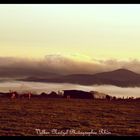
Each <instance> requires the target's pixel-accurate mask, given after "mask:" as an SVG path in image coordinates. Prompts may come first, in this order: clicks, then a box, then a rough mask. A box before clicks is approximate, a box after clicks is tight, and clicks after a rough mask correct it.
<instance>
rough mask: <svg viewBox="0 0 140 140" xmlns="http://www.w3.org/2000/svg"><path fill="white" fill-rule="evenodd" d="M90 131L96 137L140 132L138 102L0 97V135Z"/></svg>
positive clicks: (35, 134) (139, 104) (36, 134)
mask: <svg viewBox="0 0 140 140" xmlns="http://www.w3.org/2000/svg"><path fill="white" fill-rule="evenodd" d="M37 129H40V133H39V130H38V131H37ZM54 129H55V130H54ZM91 131H92V132H93V131H94V134H93V133H92V134H90V135H99V136H100V135H116V136H124V135H126V136H130V135H132V136H136V135H140V102H139V101H136V100H132V101H127V100H122V101H107V100H87V99H44V98H42V99H39V98H34V99H33V98H32V99H31V100H28V99H26V98H25V99H13V100H11V99H8V98H0V135H1V136H9V135H12V136H31V135H34V136H38V135H45V136H48V135H59V136H61V135H86V134H87V135H88V134H89V133H86V132H91ZM68 132H69V133H68ZM70 132H71V133H70ZM80 132H81V133H80Z"/></svg>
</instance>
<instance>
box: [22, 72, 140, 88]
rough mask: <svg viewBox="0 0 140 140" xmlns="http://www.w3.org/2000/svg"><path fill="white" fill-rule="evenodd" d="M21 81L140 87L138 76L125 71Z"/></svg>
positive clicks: (139, 75) (35, 78) (139, 77)
mask: <svg viewBox="0 0 140 140" xmlns="http://www.w3.org/2000/svg"><path fill="white" fill-rule="evenodd" d="M20 80H23V81H34V82H53V83H74V84H81V85H94V84H99V85H102V84H109V85H116V86H121V87H129V86H130V87H133V86H140V74H137V73H135V72H133V71H130V70H127V69H117V70H114V71H109V72H102V73H96V74H72V75H66V76H58V77H55V78H38V77H34V78H25V79H20Z"/></svg>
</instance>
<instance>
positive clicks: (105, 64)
mask: <svg viewBox="0 0 140 140" xmlns="http://www.w3.org/2000/svg"><path fill="white" fill-rule="evenodd" d="M139 37H140V5H139V4H137V5H136V4H122V5H119V4H114V5H112V4H109V5H108V4H105V5H103V4H98V5H97V4H90V5H89V4H75V5H74V4H69V5H68V4H43V5H42V4H30V5H28V4H23V5H20V4H16V5H15V4H12V5H8V4H5V5H4V4H1V5H0V68H1V71H2V69H5V67H8V68H9V71H10V69H13V68H14V69H15V67H16V68H20V70H21V68H22V71H23V66H24V69H26V70H25V71H26V72H27V71H30V70H31V69H32V71H34V70H37V71H39V72H40V71H41V72H42V71H51V72H54V73H95V72H101V71H107V70H113V69H117V68H121V67H124V68H128V69H131V70H134V71H135V72H138V73H140V64H139V61H140V55H139V52H140V38H139ZM17 61H18V63H17ZM23 61H24V63H23ZM22 63H23V65H22ZM29 67H30V69H29ZM11 72H12V71H11ZM26 72H25V73H26ZM30 72H31V71H30ZM19 73H20V72H19ZM23 73H24V72H23ZM27 73H28V72H27ZM35 74H36V73H35Z"/></svg>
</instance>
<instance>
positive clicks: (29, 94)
mask: <svg viewBox="0 0 140 140" xmlns="http://www.w3.org/2000/svg"><path fill="white" fill-rule="evenodd" d="M28 96H29V100H30V99H31V93H30V92H29V93H28Z"/></svg>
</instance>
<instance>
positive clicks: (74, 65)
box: [0, 55, 140, 77]
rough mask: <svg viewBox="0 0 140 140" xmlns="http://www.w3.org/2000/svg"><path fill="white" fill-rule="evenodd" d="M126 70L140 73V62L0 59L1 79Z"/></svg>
mask: <svg viewBox="0 0 140 140" xmlns="http://www.w3.org/2000/svg"><path fill="white" fill-rule="evenodd" d="M119 68H126V69H129V70H132V71H134V72H137V73H140V61H139V60H137V59H134V60H129V61H119V60H116V59H110V60H96V59H94V60H92V61H82V60H76V59H74V57H68V56H61V55H46V56H45V58H44V59H43V60H31V59H21V58H14V57H0V77H23V76H25V77H26V76H43V77H49V76H55V75H56V74H61V75H63V74H94V73H98V72H105V71H111V70H115V69H119Z"/></svg>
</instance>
